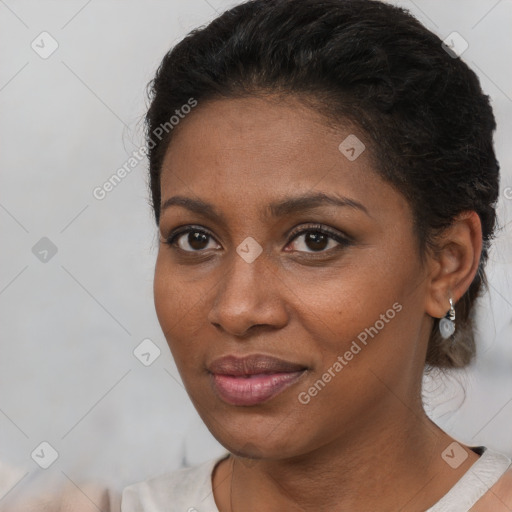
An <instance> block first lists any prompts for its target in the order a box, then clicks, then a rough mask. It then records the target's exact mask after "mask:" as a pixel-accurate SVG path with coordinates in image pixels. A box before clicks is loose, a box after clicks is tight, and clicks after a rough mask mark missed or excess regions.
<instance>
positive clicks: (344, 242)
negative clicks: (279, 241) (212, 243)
mask: <svg viewBox="0 0 512 512" xmlns="http://www.w3.org/2000/svg"><path fill="white" fill-rule="evenodd" d="M190 232H193V233H201V234H204V235H206V236H208V237H210V238H213V239H214V240H215V237H214V236H213V235H212V234H210V233H209V232H208V231H206V230H204V229H202V228H196V227H194V226H190V227H188V228H187V229H182V230H180V231H177V232H176V233H171V234H170V235H169V237H168V238H167V239H166V240H164V241H163V242H164V243H165V244H167V245H170V246H172V247H173V248H175V249H176V250H181V252H185V253H188V254H200V253H202V252H206V251H205V250H204V249H203V250H200V251H185V250H183V249H181V248H180V247H177V246H176V245H175V242H176V240H178V239H179V237H180V236H182V235H185V234H187V233H190ZM308 233H321V234H323V235H326V236H328V237H329V238H331V239H332V240H334V241H335V242H338V244H340V245H339V246H337V247H333V248H331V249H329V250H327V251H311V252H308V251H296V252H300V253H301V254H304V253H305V254H308V255H315V254H318V255H325V254H329V253H331V252H333V251H336V250H339V249H341V248H344V247H347V246H349V245H351V244H352V240H350V239H349V238H348V237H345V236H341V235H340V234H338V233H336V232H334V231H331V230H330V229H328V228H325V227H324V226H322V225H320V224H315V225H313V226H308V227H307V228H305V229H302V230H298V231H294V232H292V233H291V234H290V240H289V241H288V243H287V245H288V244H290V243H291V242H293V241H294V240H295V239H296V238H298V237H299V236H301V235H304V234H308ZM313 257H314V256H313Z"/></svg>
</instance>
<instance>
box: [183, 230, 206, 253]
mask: <svg viewBox="0 0 512 512" xmlns="http://www.w3.org/2000/svg"><path fill="white" fill-rule="evenodd" d="M201 238H202V240H201ZM207 238H208V237H207V235H205V234H204V233H198V232H197V231H195V232H191V233H189V234H188V243H189V244H190V247H193V248H194V249H204V247H203V246H201V244H204V243H205V242H206V245H208V243H207ZM197 244H198V245H199V246H197Z"/></svg>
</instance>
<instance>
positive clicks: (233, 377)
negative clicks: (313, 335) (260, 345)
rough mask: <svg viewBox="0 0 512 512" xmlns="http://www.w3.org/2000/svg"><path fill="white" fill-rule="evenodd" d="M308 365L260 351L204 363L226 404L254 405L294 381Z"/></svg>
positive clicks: (218, 393)
mask: <svg viewBox="0 0 512 512" xmlns="http://www.w3.org/2000/svg"><path fill="white" fill-rule="evenodd" d="M307 369H308V368H307V367H306V366H304V365H302V364H299V363H292V362H290V361H285V360H283V359H278V358H275V357H271V356H266V355H263V354H255V355H251V356H247V357H242V358H240V357H236V356H233V355H230V356H225V357H222V358H220V359H216V360H215V361H213V362H212V363H211V364H210V365H209V366H208V371H209V372H210V382H211V384H212V387H213V389H214V391H215V392H216V394H217V395H218V396H219V398H221V399H222V400H223V401H224V402H226V403H228V404H230V405H245V406H250V405H256V404H260V403H263V402H266V401H268V400H270V399H271V398H273V397H275V396H276V395H278V394H279V393H281V392H283V391H284V390H285V389H286V388H288V387H290V386H291V385H293V384H294V383H295V382H297V380H298V379H300V378H301V377H302V375H303V374H304V373H305V371H306V370H307Z"/></svg>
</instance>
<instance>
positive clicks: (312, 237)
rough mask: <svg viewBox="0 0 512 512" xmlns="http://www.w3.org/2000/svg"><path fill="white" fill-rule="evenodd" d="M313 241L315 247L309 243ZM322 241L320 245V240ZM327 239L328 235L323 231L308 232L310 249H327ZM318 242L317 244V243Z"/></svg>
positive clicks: (307, 238)
mask: <svg viewBox="0 0 512 512" xmlns="http://www.w3.org/2000/svg"><path fill="white" fill-rule="evenodd" d="M311 241H312V242H313V247H311V246H310V245H309V242H311ZM319 241H320V246H319V245H318V242H319ZM326 241H327V236H326V235H324V234H323V233H308V234H307V237H306V244H307V245H308V247H309V248H310V249H325V247H326V244H325V242H326ZM315 244H316V245H315Z"/></svg>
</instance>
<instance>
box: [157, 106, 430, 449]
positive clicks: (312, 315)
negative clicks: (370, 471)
mask: <svg viewBox="0 0 512 512" xmlns="http://www.w3.org/2000/svg"><path fill="white" fill-rule="evenodd" d="M346 126H347V127H346V128H345V129H334V128H329V127H328V126H326V125H325V124H324V123H323V120H322V118H321V117H320V116H319V115H318V114H317V113H316V112H315V111H313V110H311V109H309V108H307V107H304V106H302V105H301V104H300V103H299V102H298V101H297V100H295V99H293V98H289V100H287V101H282V100H281V101H275V102H271V101H269V100H264V99H260V98H256V97H251V98H245V99H236V100H216V101H213V102H208V103H205V104H201V103H199V106H198V107H197V109H195V110H194V111H193V113H191V114H190V115H189V116H188V117H186V118H185V119H184V120H182V121H181V123H180V125H179V127H178V129H177V131H176V133H175V134H174V139H173V141H172V144H171V145H170V147H169V149H168V151H167V154H166V157H165V160H164V163H163V167H162V175H161V191H162V206H163V208H162V211H161V221H160V237H161V241H160V246H159V253H158V258H157V264H156V271H155V282H154V293H155V305H156V311H157V314H158V319H159V321H160V324H161V327H162V329H163V332H164V333H165V336H166V338H167V341H168V343H169V347H170V349H171V351H172V354H173V356H174V359H175V361H176V365H177V367H178V370H179V372H180V375H181V377H182V380H183V383H184V385H185V387H186V389H187V392H188V394H189V395H190V398H191V399H192V401H193V403H194V405H195V407H196V408H197V410H198V412H199V414H200V415H201V417H202V419H203V421H204V422H205V423H206V425H207V426H208V428H209V430H210V431H211V432H212V434H213V435H214V436H215V437H216V438H217V440H218V441H219V442H220V443H221V444H223V445H224V446H225V447H226V448H227V449H228V450H230V451H231V452H233V453H235V454H239V455H242V456H248V457H262V458H274V459H279V458H285V457H292V456H298V455H302V454H306V453H308V452H310V451H312V450H315V449H318V448H321V447H325V446H327V445H332V443H335V442H337V441H339V442H341V441H342V440H343V439H349V438H350V435H351V433H353V432H355V431H359V432H361V429H363V430H365V431H368V432H370V431H371V429H375V428H378V427H379V425H381V426H382V425H384V423H385V422H388V423H389V422H395V421H402V419H403V418H402V416H404V415H407V416H409V417H410V416H413V412H414V410H415V408H416V407H420V405H418V404H419V401H418V400H417V399H418V397H419V393H420V387H419V386H420V382H421V375H422V371H423V365H424V360H425V351H426V341H427V338H428V333H429V331H430V328H431V319H430V318H429V317H428V315H426V314H425V294H426V281H427V280H426V279H425V278H426V272H425V270H424V269H423V267H422V265H421V264H420V260H419V255H418V252H417V241H416V238H415V236H414V231H413V222H412V214H411V210H410V207H409V205H408V203H407V202H406V200H405V199H404V197H403V196H402V195H401V194H400V193H398V192H397V191H396V190H395V189H394V188H392V187H391V186H390V185H389V184H387V183H386V182H385V181H383V180H382V179H381V178H380V177H379V176H378V175H377V174H376V172H375V171H374V170H373V169H372V164H371V162H370V158H369V150H368V149H366V150H363V151H362V152H361V150H362V149H363V146H362V145H361V142H362V143H363V144H365V145H367V146H368V145H369V143H368V141H367V140H366V139H365V136H364V135H363V134H362V133H360V132H359V131H357V130H356V129H354V128H350V125H349V124H347V125H346ZM354 136H355V137H357V139H355V138H354ZM347 137H349V138H348V139H347ZM345 140H346V142H344V143H343V141H345ZM358 140H359V141H360V142H358ZM342 143H343V144H342ZM340 144H341V149H340ZM359 153H360V154H359ZM358 155H359V156H358ZM320 194H323V195H324V196H325V197H329V198H333V200H336V201H339V203H335V202H334V201H327V200H322V199H321V197H320V198H318V197H317V198H316V199H314V200H313V199H308V198H309V197H310V196H319V195H320ZM178 196H179V197H180V198H188V199H189V200H190V201H189V202H188V203H185V202H184V201H181V204H179V203H180V201H176V200H172V198H176V197H178ZM299 200H300V201H299ZM171 203H173V204H171ZM186 204H188V207H187V206H186ZM201 205H203V207H202V208H199V206H201ZM271 205H273V207H272V208H271ZM280 205H281V206H280ZM294 205H295V207H294ZM212 212H215V215H213V214H212ZM178 228H179V229H178ZM184 229H190V232H188V233H185V234H183V233H181V234H180V235H178V236H177V237H176V238H175V239H174V240H173V243H172V244H169V243H165V242H166V241H168V240H169V239H171V238H172V236H173V234H175V233H176V232H177V231H180V232H182V231H183V230H184ZM319 229H321V230H326V231H328V234H327V235H326V234H323V233H322V232H319V231H318V230H319ZM305 230H309V233H308V232H307V231H306V232H305ZM198 231H199V233H198ZM202 232H203V233H202ZM252 355H262V356H270V357H274V358H278V359H281V360H284V361H287V362H289V363H293V364H292V365H290V366H289V367H286V366H279V365H278V366H272V364H271V363H270V362H269V361H267V360H266V359H265V358H262V359H260V360H258V362H257V363H256V364H255V365H254V366H251V365H250V364H249V363H247V364H243V363H240V361H238V363H237V360H235V361H234V363H233V361H231V362H232V363H233V364H232V365H231V366H230V365H226V364H217V365H215V364H213V363H214V361H216V360H218V359H219V358H222V357H224V356H234V357H235V358H243V357H245V356H252ZM251 371H252V373H256V374H257V375H253V376H252V377H248V376H247V375H246V376H241V375H240V374H242V373H246V374H249V373H251ZM212 372H213V373H212ZM214 374H216V375H217V376H215V377H214Z"/></svg>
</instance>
